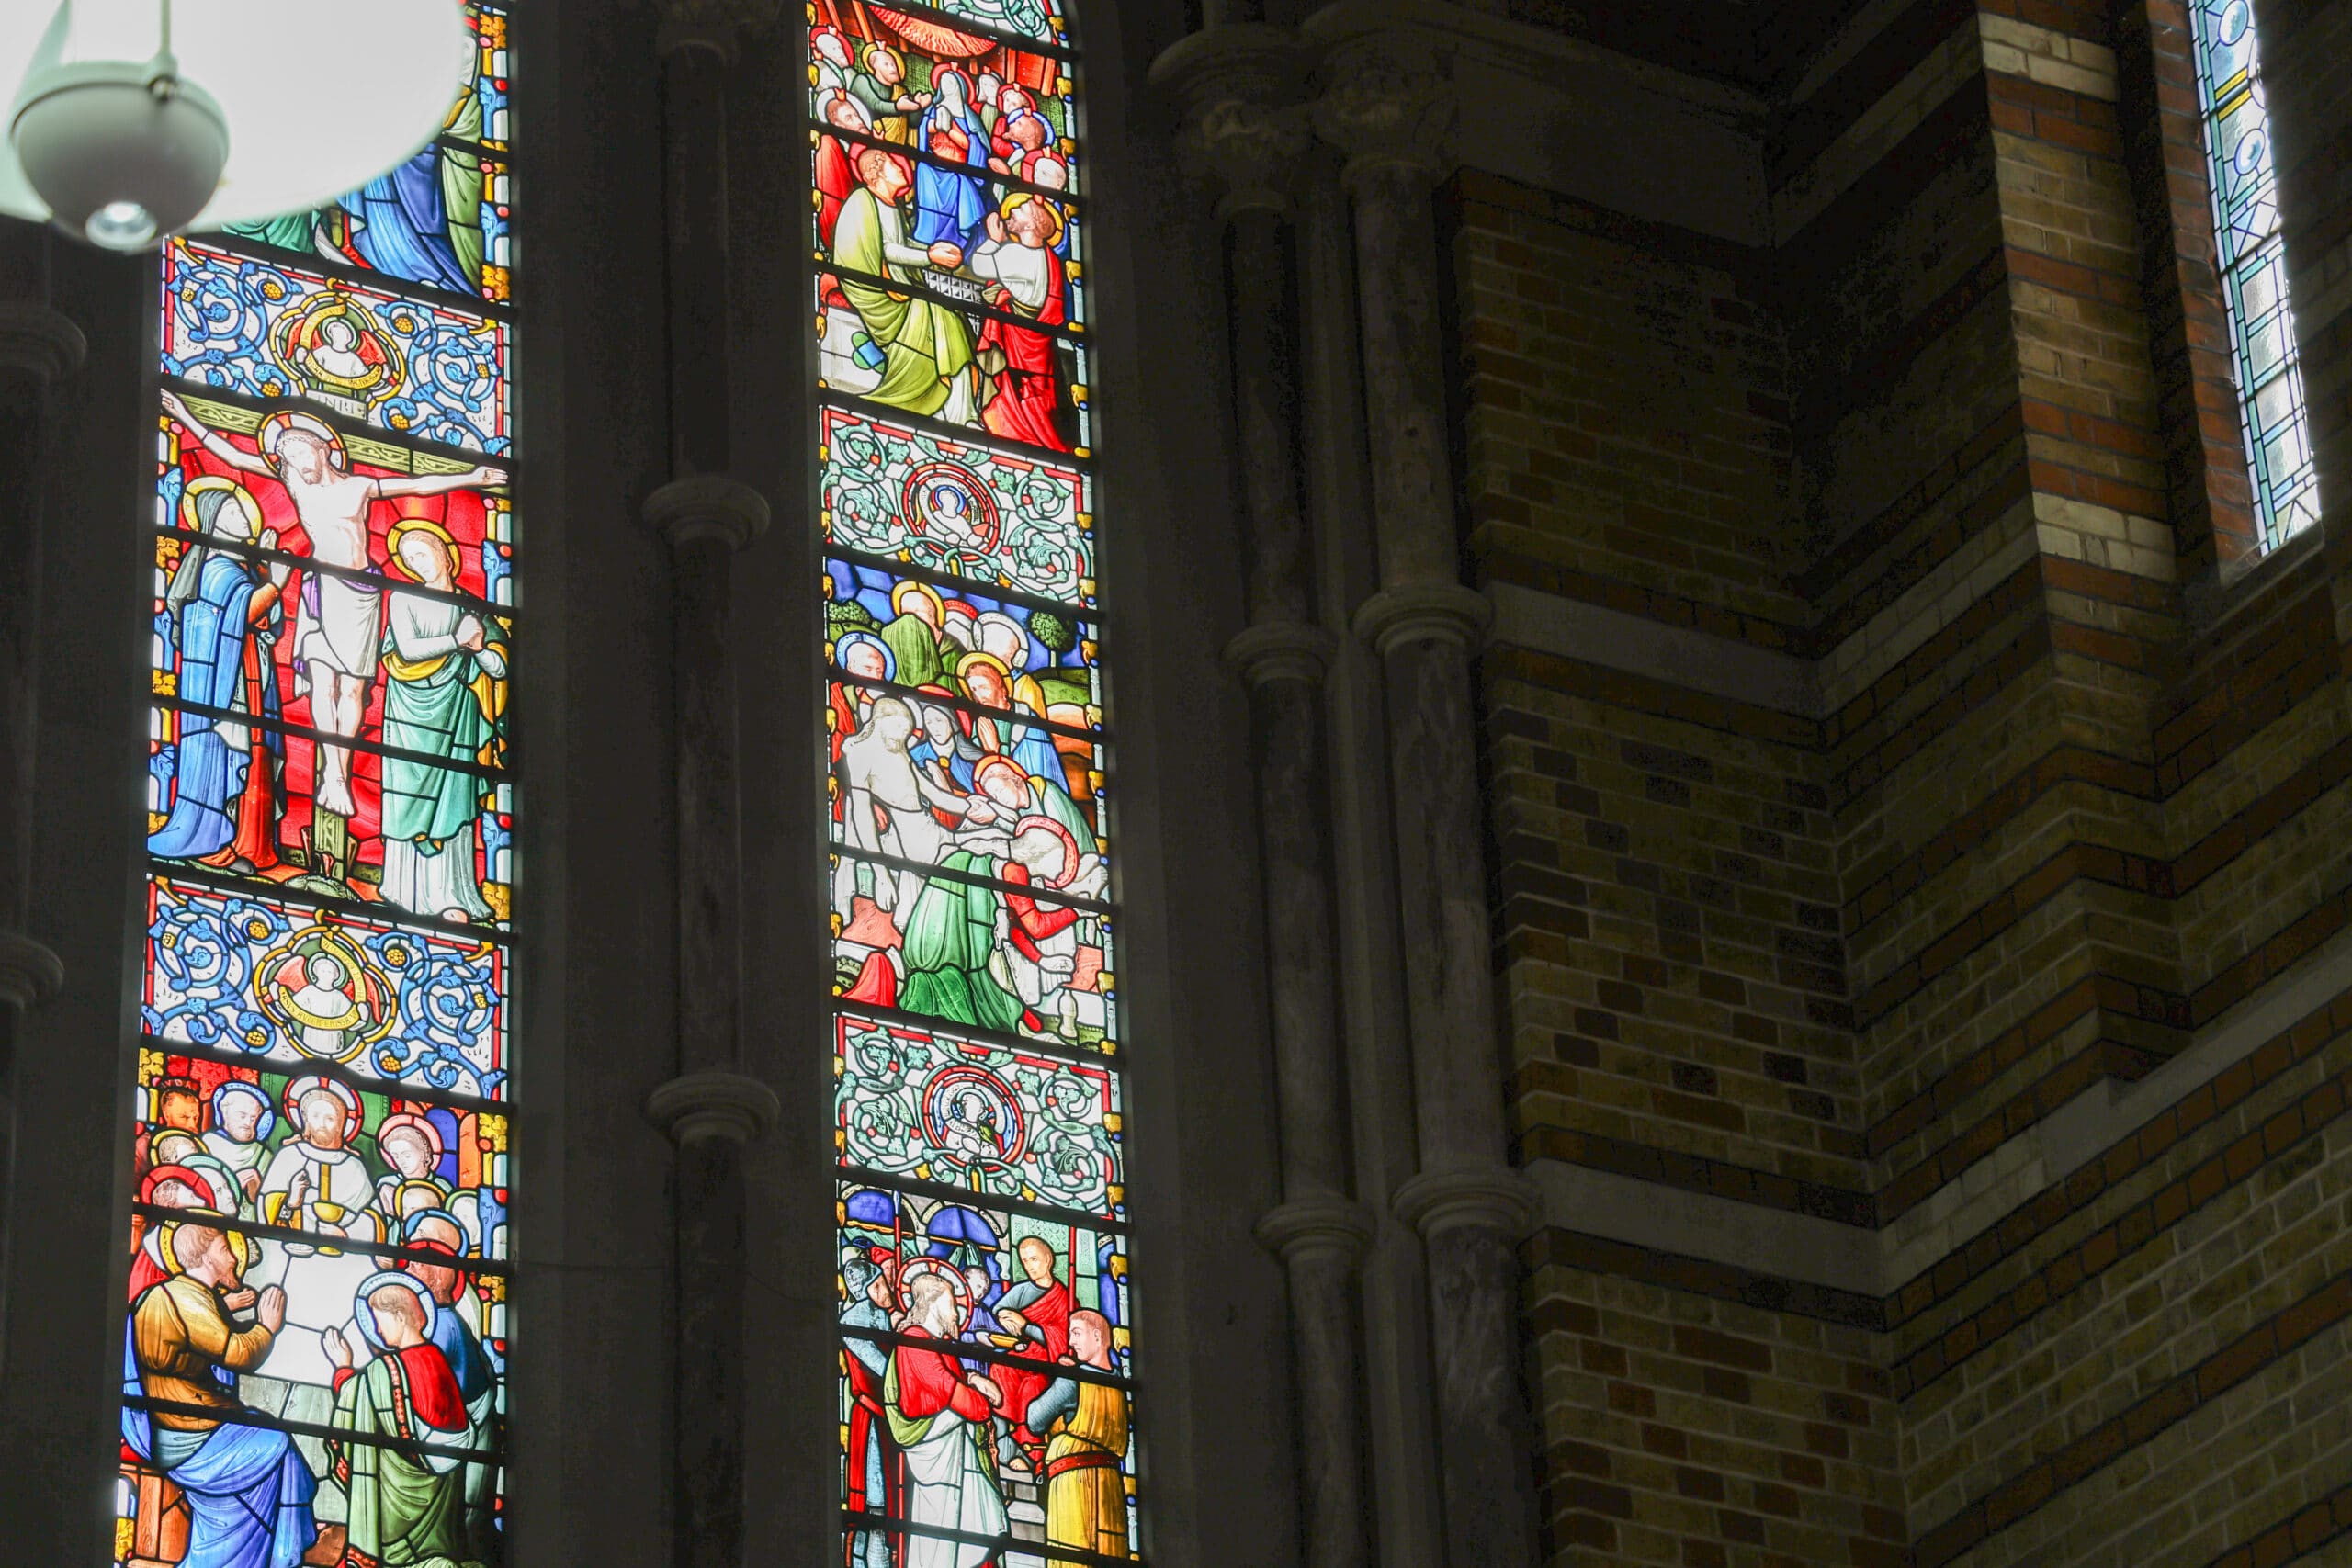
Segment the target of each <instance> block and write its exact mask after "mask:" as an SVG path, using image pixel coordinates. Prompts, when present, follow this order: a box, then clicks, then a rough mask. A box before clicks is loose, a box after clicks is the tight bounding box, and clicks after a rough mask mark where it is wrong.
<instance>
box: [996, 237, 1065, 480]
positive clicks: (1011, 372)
mask: <svg viewBox="0 0 2352 1568" xmlns="http://www.w3.org/2000/svg"><path fill="white" fill-rule="evenodd" d="M987 221H988V239H987V240H986V241H984V242H983V243H981V244H980V246H979V248H978V249H977V250H975V251H974V252H973V253H972V271H973V273H974V274H976V275H977V276H980V277H983V278H986V279H988V280H989V289H988V301H989V304H991V305H993V306H995V307H996V308H997V309H998V310H1003V311H1007V312H1009V313H1010V314H1012V315H1013V316H1016V317H1020V318H1023V320H1026V321H1035V322H1036V323H1037V324H1036V326H1035V327H1029V326H1016V325H1014V324H1012V322H1010V321H1004V320H1002V319H1001V318H1000V317H995V316H991V317H989V319H988V320H987V321H984V322H983V323H982V324H981V326H980V340H979V346H980V349H981V351H982V355H983V358H984V359H985V360H986V361H987V362H989V363H990V364H991V365H992V364H993V363H994V357H995V356H994V355H989V353H988V351H989V350H991V349H993V350H995V351H996V354H998V355H1002V356H1003V360H1004V363H1003V367H1001V368H1000V369H996V370H994V372H993V375H994V378H995V391H994V395H993V396H992V397H990V398H989V402H988V407H987V409H986V410H985V411H984V412H983V413H982V415H981V422H982V423H985V424H986V425H987V426H988V428H989V430H991V431H993V432H994V433H995V434H999V435H1002V436H1006V437H1009V438H1010V439H1012V440H1014V441H1026V442H1028V443H1030V444H1031V445H1032V446H1045V447H1049V448H1051V449H1052V450H1054V451H1056V452H1067V451H1069V442H1068V441H1067V440H1065V439H1064V438H1063V436H1062V433H1061V429H1060V425H1059V419H1060V412H1061V391H1060V388H1061V376H1060V372H1059V370H1058V369H1057V367H1056V366H1055V363H1054V355H1055V344H1054V335H1053V333H1049V332H1045V331H1042V330H1040V329H1042V328H1046V327H1057V326H1060V325H1062V324H1063V323H1064V322H1066V321H1069V276H1068V273H1067V271H1066V270H1065V268H1064V266H1063V265H1062V258H1061V256H1060V255H1059V254H1057V251H1056V248H1055V247H1057V245H1058V244H1060V243H1061V237H1062V215H1061V209H1060V208H1058V207H1057V206H1056V205H1055V204H1054V203H1052V202H1051V201H1048V200H1046V198H1045V197H1041V196H1035V195H1033V194H1031V193H1030V192H1028V191H1015V192H1013V193H1012V195H1011V196H1008V197H1005V198H1004V206H1003V208H1002V209H1001V210H999V211H996V212H991V213H989V215H988V220H987Z"/></svg>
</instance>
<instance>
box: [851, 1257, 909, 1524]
mask: <svg viewBox="0 0 2352 1568" xmlns="http://www.w3.org/2000/svg"><path fill="white" fill-rule="evenodd" d="M891 1272H892V1271H891V1269H888V1268H887V1267H885V1265H884V1263H883V1262H882V1260H881V1259H879V1258H875V1257H874V1256H872V1255H871V1254H870V1253H868V1252H867V1251H866V1250H865V1248H863V1247H845V1248H843V1249H842V1288H843V1290H844V1292H846V1293H847V1296H848V1302H847V1303H846V1304H845V1305H844V1306H843V1307H842V1330H843V1332H842V1351H843V1352H844V1359H843V1360H842V1370H843V1371H844V1372H846V1374H847V1375H848V1378H849V1393H850V1410H849V1497H848V1506H849V1507H850V1509H851V1511H853V1512H855V1513H863V1514H874V1515H877V1516H879V1517H883V1518H890V1517H894V1516H896V1515H897V1513H898V1512H899V1449H898V1445H897V1444H896V1443H895V1442H893V1441H892V1440H891V1438H890V1418H889V1413H888V1411H887V1410H886V1409H884V1407H883V1404H882V1397H883V1395H882V1391H883V1387H884V1380H885V1379H886V1377H887V1376H888V1372H889V1366H890V1350H889V1348H888V1346H887V1345H885V1344H883V1343H882V1342H881V1341H880V1340H878V1339H876V1338H874V1337H873V1336H875V1335H877V1334H887V1333H888V1332H890V1330H891V1328H892V1327H893V1326H894V1325H892V1323H891V1320H890V1301H891V1294H890V1291H891ZM849 1562H850V1568H891V1563H890V1538H889V1537H888V1536H887V1535H886V1534H884V1533H883V1532H882V1531H880V1530H859V1529H853V1530H852V1531H851V1532H850V1540H849Z"/></svg>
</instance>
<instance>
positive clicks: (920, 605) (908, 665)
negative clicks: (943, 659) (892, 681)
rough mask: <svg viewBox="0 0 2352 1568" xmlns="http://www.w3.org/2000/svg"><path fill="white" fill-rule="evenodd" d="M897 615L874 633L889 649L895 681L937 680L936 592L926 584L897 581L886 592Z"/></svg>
mask: <svg viewBox="0 0 2352 1568" xmlns="http://www.w3.org/2000/svg"><path fill="white" fill-rule="evenodd" d="M890 608H891V609H893V610H896V611H897V612H898V614H897V615H893V616H892V617H891V618H890V620H889V621H888V624H886V625H885V626H883V627H882V630H881V632H880V633H879V634H878V635H879V636H880V637H881V638H882V640H883V641H884V642H885V643H887V644H888V646H889V649H890V653H891V655H892V658H893V660H894V662H895V664H896V666H897V669H898V679H899V682H901V683H903V684H905V685H909V686H927V685H929V684H931V683H932V682H933V681H936V680H938V679H939V671H940V663H939V623H940V599H939V591H938V590H937V589H935V588H933V587H932V586H931V584H929V583H927V582H913V581H908V582H901V583H899V584H898V585H897V586H896V587H894V588H892V589H891V590H890Z"/></svg>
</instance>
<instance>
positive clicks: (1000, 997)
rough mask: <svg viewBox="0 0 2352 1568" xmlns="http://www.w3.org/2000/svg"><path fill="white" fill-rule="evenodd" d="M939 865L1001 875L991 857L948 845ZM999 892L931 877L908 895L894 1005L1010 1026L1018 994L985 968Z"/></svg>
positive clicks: (1014, 1024) (1016, 1020) (1016, 1016)
mask: <svg viewBox="0 0 2352 1568" xmlns="http://www.w3.org/2000/svg"><path fill="white" fill-rule="evenodd" d="M939 866H940V869H941V870H943V871H962V872H968V873H971V874H976V875H980V876H996V875H1000V874H1001V867H1000V866H999V864H998V863H997V862H996V860H995V859H994V858H993V857H991V856H989V855H984V854H976V853H974V852H972V851H970V850H956V851H955V852H953V853H951V854H949V855H948V856H947V858H946V859H944V860H943V861H941V862H940V863H939ZM1003 897H1004V896H1003V895H1002V894H1001V893H1000V892H998V891H997V890H996V889H995V888H993V887H983V886H978V884H975V883H967V882H956V881H951V880H949V879H947V878H944V877H932V878H929V879H927V880H926V881H925V882H924V883H923V885H922V892H921V893H919V894H917V895H916V896H915V906H914V908H913V909H912V910H911V911H910V912H909V914H908V916H907V925H906V941H905V944H904V952H905V957H906V961H907V988H906V993H905V995H904V997H903V998H901V1002H900V1005H901V1006H903V1007H905V1008H907V1009H908V1010H910V1011H912V1012H919V1013H923V1014H925V1015H927V1016H929V1017H932V1018H941V1019H946V1020H948V1021H951V1022H955V1023H968V1024H975V1025H978V1026H979V1027H981V1028H984V1029H996V1030H1003V1031H1005V1032H1012V1030H1014V1029H1017V1028H1018V1027H1019V1026H1020V1023H1021V998H1019V997H1017V996H1015V995H1014V994H1013V993H1012V988H1011V987H1009V986H1007V985H1005V984H1004V983H1003V981H1001V980H1000V979H999V978H998V976H996V974H995V973H994V972H993V971H992V968H991V965H990V960H991V959H993V958H994V957H995V956H996V949H997V924H998V921H999V920H1000V919H1001V918H1002V915H1003V912H1004V904H1003Z"/></svg>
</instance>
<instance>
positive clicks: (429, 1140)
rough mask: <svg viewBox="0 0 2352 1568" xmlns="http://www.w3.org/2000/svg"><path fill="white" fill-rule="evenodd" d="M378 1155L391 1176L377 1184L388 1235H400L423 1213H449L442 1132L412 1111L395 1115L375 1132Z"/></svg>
mask: <svg viewBox="0 0 2352 1568" xmlns="http://www.w3.org/2000/svg"><path fill="white" fill-rule="evenodd" d="M376 1152H377V1153H378V1154H379V1155H380V1156H383V1160H384V1163H385V1164H386V1165H388V1166H390V1167H391V1173H390V1175H388V1176H383V1177H379V1178H378V1179H377V1182H376V1212H377V1213H379V1214H380V1215H381V1216H382V1217H383V1221H384V1227H385V1229H386V1231H387V1232H397V1231H398V1230H400V1228H401V1226H403V1225H405V1224H407V1223H408V1219H409V1216H410V1215H411V1214H413V1213H417V1212H418V1211H420V1210H425V1209H446V1208H447V1207H448V1203H449V1186H448V1183H447V1182H445V1181H443V1180H442V1179H441V1178H440V1177H439V1176H438V1175H437V1174H436V1172H437V1171H438V1170H439V1168H440V1166H441V1155H442V1147H441V1130H440V1129H439V1128H438V1127H435V1125H434V1124H433V1123H432V1122H429V1121H427V1120H426V1119H425V1118H424V1117H422V1116H419V1115H417V1114H415V1113H414V1112H413V1111H396V1112H394V1113H393V1114H391V1115H390V1116H387V1117H385V1118H384V1120H383V1121H382V1122H380V1123H379V1125H378V1126H377V1128H376Z"/></svg>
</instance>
